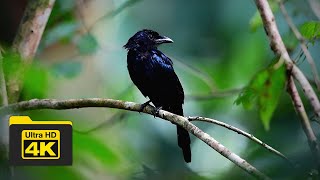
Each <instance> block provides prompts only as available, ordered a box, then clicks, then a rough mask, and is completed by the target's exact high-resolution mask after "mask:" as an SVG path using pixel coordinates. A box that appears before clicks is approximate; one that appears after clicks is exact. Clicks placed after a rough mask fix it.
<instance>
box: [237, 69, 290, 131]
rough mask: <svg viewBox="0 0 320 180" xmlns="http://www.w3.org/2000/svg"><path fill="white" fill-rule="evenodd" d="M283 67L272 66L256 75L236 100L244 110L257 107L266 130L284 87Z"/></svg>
mask: <svg viewBox="0 0 320 180" xmlns="http://www.w3.org/2000/svg"><path fill="white" fill-rule="evenodd" d="M285 78H286V77H285V67H284V66H283V65H282V66H281V67H279V68H278V69H274V67H273V65H272V66H270V67H268V68H267V69H265V70H263V71H261V72H260V73H258V74H257V75H256V76H255V77H254V78H253V80H252V81H251V83H250V84H249V86H248V87H247V88H245V89H244V91H243V92H242V93H241V94H240V95H239V97H238V98H237V99H236V101H235V104H236V105H240V104H242V105H243V107H244V108H245V109H251V108H252V107H254V106H258V111H259V116H260V119H261V121H262V124H263V126H264V128H265V129H266V130H269V128H270V126H269V125H270V121H271V118H272V115H273V113H274V111H275V109H276V107H277V104H278V101H279V98H280V95H281V93H282V91H283V88H284V85H285Z"/></svg>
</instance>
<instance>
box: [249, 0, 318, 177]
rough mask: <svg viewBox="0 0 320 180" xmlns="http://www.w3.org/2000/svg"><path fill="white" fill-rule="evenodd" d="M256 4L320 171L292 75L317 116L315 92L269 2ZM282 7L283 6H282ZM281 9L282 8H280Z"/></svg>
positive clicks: (315, 143)
mask: <svg viewBox="0 0 320 180" xmlns="http://www.w3.org/2000/svg"><path fill="white" fill-rule="evenodd" d="M255 3H256V6H257V8H258V10H259V12H260V15H261V18H262V21H263V25H264V28H265V30H266V33H267V35H268V37H269V41H270V47H271V49H272V50H273V51H274V53H275V54H276V55H277V56H280V57H282V58H283V59H284V62H285V65H286V67H287V71H288V76H289V77H288V92H289V94H290V96H291V99H292V101H293V104H294V107H295V109H296V111H297V113H299V115H300V117H301V123H302V127H303V129H304V131H305V134H306V136H307V138H308V141H309V145H310V149H311V151H312V152H313V155H314V158H315V160H316V163H317V168H318V171H319V172H320V166H319V165H320V155H319V154H320V150H319V145H318V143H317V138H316V136H315V135H314V132H313V130H312V128H311V126H310V122H309V118H308V116H307V114H306V111H305V109H304V106H303V103H302V101H301V98H300V95H299V93H298V91H297V87H296V85H295V84H294V81H293V79H292V76H293V77H294V78H295V79H296V80H297V81H298V82H299V83H300V85H301V87H302V90H303V92H304V93H305V95H306V97H307V98H308V100H309V102H310V104H311V106H312V107H313V110H314V112H315V114H316V116H317V117H319V115H320V103H319V99H318V97H317V95H316V94H315V92H314V90H313V88H312V86H311V85H310V83H309V81H308V80H307V78H306V77H305V75H304V74H303V73H302V72H301V70H300V69H299V68H298V67H297V66H296V65H295V64H294V63H293V61H292V60H291V58H290V56H289V53H288V51H287V49H286V47H285V45H284V43H283V41H282V38H281V36H280V33H279V31H278V28H277V24H276V22H275V18H274V15H273V13H272V11H271V8H270V6H269V3H268V1H267V0H255ZM282 8H283V7H282ZM282 10H283V9H282Z"/></svg>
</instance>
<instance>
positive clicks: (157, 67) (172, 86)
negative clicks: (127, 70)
mask: <svg viewBox="0 0 320 180" xmlns="http://www.w3.org/2000/svg"><path fill="white" fill-rule="evenodd" d="M152 64H153V68H152V69H153V72H152V73H153V74H154V75H153V76H154V77H153V78H152V80H153V81H154V82H153V85H154V86H155V87H157V89H158V91H159V92H158V93H160V94H162V95H163V96H168V98H169V99H172V100H174V101H175V102H176V103H178V104H183V101H184V92H183V88H182V86H181V83H180V81H179V78H178V76H177V75H176V73H175V71H174V69H173V66H172V65H173V63H172V61H171V59H170V58H169V57H167V56H166V55H164V54H163V53H162V52H160V51H156V52H155V53H153V55H152Z"/></svg>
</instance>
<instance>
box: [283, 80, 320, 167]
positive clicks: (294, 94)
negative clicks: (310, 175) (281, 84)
mask: <svg viewBox="0 0 320 180" xmlns="http://www.w3.org/2000/svg"><path fill="white" fill-rule="evenodd" d="M288 92H289V94H290V96H291V98H292V102H293V105H294V107H295V110H296V112H297V113H298V114H299V115H300V117H301V118H300V120H301V125H302V128H303V130H304V132H305V134H306V136H307V139H308V143H309V146H310V149H311V152H312V153H313V155H314V156H315V157H316V161H317V166H318V169H319V168H320V162H319V160H320V146H319V143H318V141H317V137H316V135H315V134H314V132H313V130H312V127H311V124H310V120H309V118H308V115H307V113H306V110H305V109H304V106H303V103H302V100H301V98H300V96H299V93H298V90H297V88H296V86H295V85H294V81H293V78H292V77H289V79H288Z"/></svg>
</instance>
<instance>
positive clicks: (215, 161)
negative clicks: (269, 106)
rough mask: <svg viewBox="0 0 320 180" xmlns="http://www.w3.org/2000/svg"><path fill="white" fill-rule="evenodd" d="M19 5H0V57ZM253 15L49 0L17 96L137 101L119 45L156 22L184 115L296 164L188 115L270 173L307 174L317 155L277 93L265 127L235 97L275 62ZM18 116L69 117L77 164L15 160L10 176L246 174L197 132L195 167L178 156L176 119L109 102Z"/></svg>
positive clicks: (203, 5) (175, 4) (189, 6)
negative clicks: (50, 6)
mask: <svg viewBox="0 0 320 180" xmlns="http://www.w3.org/2000/svg"><path fill="white" fill-rule="evenodd" d="M26 3H27V1H26V0H5V1H4V2H2V3H1V6H0V24H1V28H0V43H1V46H2V47H3V49H5V52H6V50H7V49H8V48H9V47H10V44H11V43H12V40H13V38H14V35H15V32H16V30H17V27H18V25H19V22H20V18H21V16H22V13H23V10H24V8H25V5H26ZM286 7H287V9H288V11H289V13H290V16H291V17H292V18H293V19H294V22H295V24H296V25H298V26H299V25H302V24H303V23H305V22H307V21H311V20H317V19H316V17H315V16H314V15H313V12H312V11H311V9H310V7H309V5H308V3H305V2H303V1H299V0H290V1H287V2H286ZM273 9H274V11H275V15H276V20H277V23H278V26H279V29H280V32H281V34H282V35H283V37H284V40H285V42H286V45H287V47H288V49H289V50H290V52H291V55H292V57H297V58H296V60H298V62H299V63H298V65H299V67H301V68H302V69H303V71H304V72H305V73H306V75H307V76H308V77H312V76H311V73H310V72H311V71H310V68H309V65H308V64H307V62H306V61H304V56H299V55H300V54H299V53H300V49H299V47H298V44H297V41H296V40H295V38H294V36H293V35H292V33H291V32H290V30H289V28H288V26H287V24H286V22H285V21H284V19H283V16H282V15H281V13H280V12H279V10H278V8H277V7H274V8H273ZM258 17H259V15H258V14H257V10H256V7H255V4H254V2H253V1H252V0H245V1H224V0H215V1H211V0H202V1H196V0H189V1H185V0H162V1H159V0H57V1H56V3H55V6H54V8H53V12H52V14H51V17H50V19H49V22H48V25H47V27H46V29H45V32H44V36H43V38H42V40H41V44H40V47H39V50H38V52H37V56H36V58H35V60H34V62H33V65H32V67H31V70H29V71H28V72H26V74H25V79H24V89H23V92H22V93H21V97H20V100H28V99H32V98H56V99H68V98H89V97H100V98H113V99H121V100H127V101H134V102H138V103H143V102H145V101H146V100H147V99H146V98H145V97H143V96H142V94H141V93H140V92H139V91H138V89H137V88H136V87H135V86H134V85H133V84H132V82H131V80H130V77H129V75H128V72H127V68H126V53H127V52H126V50H125V49H123V48H122V46H123V45H124V44H125V43H126V41H127V40H128V39H129V37H131V36H132V35H133V34H134V33H135V32H136V31H138V30H141V29H144V28H147V29H153V30H156V31H158V32H159V33H161V34H163V35H166V36H168V37H170V38H172V39H173V40H174V43H173V44H166V45H162V46H161V47H160V49H161V50H162V51H163V52H164V53H165V54H167V55H168V56H169V57H171V58H172V60H173V62H174V68H175V71H176V73H177V74H178V76H179V78H180V80H181V82H182V85H183V87H184V90H185V94H186V100H185V104H184V112H185V115H186V116H193V115H198V116H204V117H210V118H215V119H217V120H220V121H223V122H226V123H229V124H231V125H233V126H236V127H238V128H240V129H242V130H245V131H247V132H249V133H252V134H253V135H255V136H256V137H258V138H260V139H261V140H262V141H264V142H265V143H267V144H269V145H271V146H272V147H274V148H275V149H277V150H279V151H280V152H282V153H283V154H285V155H286V156H287V157H288V158H289V159H291V160H292V161H294V162H296V163H297V164H298V166H297V167H296V168H293V167H292V166H290V165H289V164H288V163H287V162H285V161H284V160H283V159H280V158H279V157H277V156H275V155H274V154H272V153H270V152H268V151H267V150H266V149H264V148H262V147H261V146H259V145H257V144H255V143H253V142H252V141H249V140H248V139H247V138H245V137H243V136H240V135H238V134H237V133H235V132H232V131H229V130H227V129H225V128H222V127H218V126H216V125H213V124H206V123H204V122H194V123H195V124H196V125H197V126H199V127H200V128H201V129H203V130H204V131H205V132H207V133H208V134H210V135H211V136H212V137H214V138H215V139H217V140H218V141H219V142H221V143H222V144H223V145H225V146H226V147H228V148H230V149H231V150H232V151H233V152H235V153H236V154H238V155H240V156H241V157H243V158H244V159H246V160H247V161H248V162H249V163H251V164H253V165H254V166H255V167H257V168H258V169H259V170H260V171H262V172H264V173H265V174H267V175H269V176H270V177H272V178H276V179H305V178H307V177H308V174H309V173H310V171H311V169H312V168H313V167H314V161H313V157H312V156H311V152H310V149H309V146H308V142H307V139H306V136H305V134H304V133H303V131H302V127H301V125H300V123H299V117H298V116H297V115H296V113H295V112H294V109H293V106H292V104H291V100H290V97H289V96H288V94H287V93H286V91H285V88H284V87H282V89H281V96H280V99H279V101H278V104H277V106H276V108H275V111H274V113H273V116H272V118H271V119H270V123H269V122H268V123H263V122H262V121H261V118H260V117H259V112H258V111H259V107H258V106H257V105H253V106H252V107H251V109H249V110H248V109H246V108H244V107H243V106H242V105H241V104H240V105H236V104H235V100H236V99H237V97H238V96H239V95H240V94H241V92H242V90H243V88H244V87H246V86H247V85H248V84H249V83H250V82H251V81H252V79H253V78H254V77H255V75H256V74H257V73H259V72H260V71H261V70H263V69H265V68H266V67H268V65H269V64H271V62H272V61H273V59H274V55H273V53H272V51H271V50H270V47H269V42H268V39H267V37H266V35H265V32H264V29H263V27H262V26H261V21H259V18H258ZM309 50H310V51H311V53H312V55H313V56H314V58H315V59H316V60H318V59H319V58H320V54H319V52H320V51H319V43H317V41H316V42H315V43H314V44H310V45H309ZM6 54H7V56H9V57H10V53H6ZM8 54H9V55H8ZM316 63H317V65H319V63H318V62H316ZM305 104H306V106H307V107H306V109H307V110H308V114H309V115H310V116H313V113H312V111H311V109H310V108H309V107H308V103H305ZM22 114H23V115H30V116H31V118H32V119H33V120H72V121H73V128H74V132H73V165H72V166H69V167H16V168H15V177H16V178H22V177H24V178H25V177H29V178H34V179H252V177H251V176H250V175H248V174H247V173H246V172H244V171H243V170H241V169H240V168H238V167H237V166H235V165H234V164H233V163H231V162H230V161H229V160H227V159H226V158H224V157H223V156H221V155H220V154H219V153H217V152H215V151H214V150H212V149H211V148H209V147H208V146H207V145H206V144H205V143H203V142H202V141H200V140H198V139H197V138H195V137H193V136H192V163H189V164H186V163H184V161H183V158H182V154H181V152H180V149H179V148H178V146H177V139H176V128H175V126H173V125H172V124H171V123H170V122H167V121H164V120H161V119H158V118H153V117H152V116H150V115H145V114H139V113H134V112H126V111H122V110H115V109H105V108H100V109H98V108H88V109H75V110H63V111H49V110H36V111H30V112H24V113H22ZM266 124H268V125H269V128H268V127H267V126H266ZM312 125H313V127H314V129H315V130H318V129H319V125H318V124H316V123H314V122H313V123H312ZM317 133H319V131H317Z"/></svg>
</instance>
